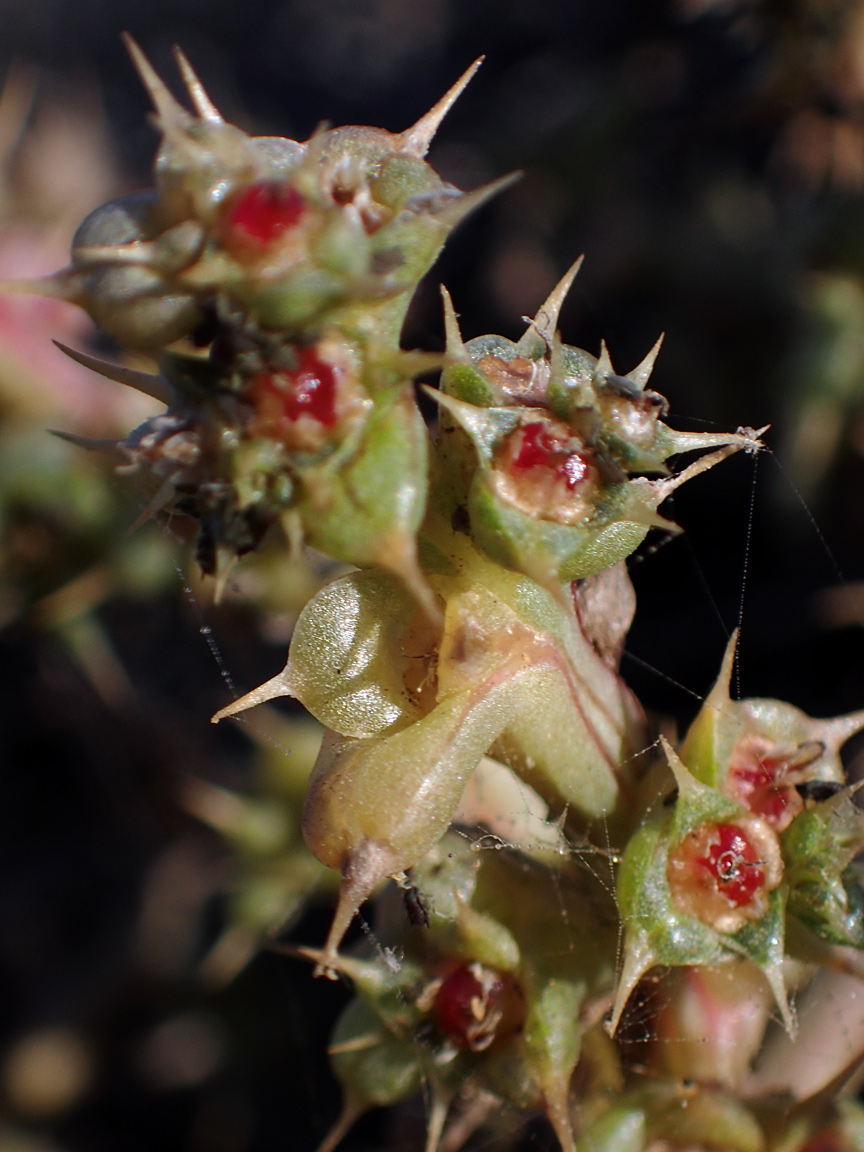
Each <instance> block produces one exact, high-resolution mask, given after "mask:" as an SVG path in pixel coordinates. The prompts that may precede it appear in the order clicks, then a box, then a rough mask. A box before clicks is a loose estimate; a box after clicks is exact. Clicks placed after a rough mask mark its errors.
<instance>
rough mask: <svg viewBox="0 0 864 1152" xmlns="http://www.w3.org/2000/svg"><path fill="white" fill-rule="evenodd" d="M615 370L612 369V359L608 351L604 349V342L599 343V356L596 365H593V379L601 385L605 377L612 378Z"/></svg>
mask: <svg viewBox="0 0 864 1152" xmlns="http://www.w3.org/2000/svg"><path fill="white" fill-rule="evenodd" d="M614 375H615V369H614V368H613V367H612V357H611V356H610V355H609V349H608V348H607V347H606V341H605V340H601V341H600V356H599V357H598V359H597V363H596V364H595V365H594V379H595V380H596V381H598V382H599V383H602V381H604V380H605V379H606V377H607V376H614Z"/></svg>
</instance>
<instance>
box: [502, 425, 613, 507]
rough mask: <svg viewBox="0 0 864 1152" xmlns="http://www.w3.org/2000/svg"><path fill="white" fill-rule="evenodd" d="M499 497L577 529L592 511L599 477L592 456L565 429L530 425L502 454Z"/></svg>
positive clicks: (511, 438) (518, 432) (515, 434)
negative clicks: (575, 526)
mask: <svg viewBox="0 0 864 1152" xmlns="http://www.w3.org/2000/svg"><path fill="white" fill-rule="evenodd" d="M494 480H495V487H496V490H497V492H498V495H499V496H501V497H502V498H503V499H504V500H506V501H507V502H508V503H509V504H511V505H512V506H514V507H516V508H519V509H521V510H522V511H524V512H528V513H529V514H531V515H533V516H536V517H539V518H540V519H544V520H555V521H557V522H558V523H560V524H577V523H579V522H580V521H582V520H584V518H585V517H586V516H587V515H589V514H590V512H591V511H592V510H593V504H594V497H595V494H596V492H597V489H598V487H599V482H600V476H599V472H598V469H597V466H596V464H595V463H594V459H593V454H592V453H591V451H590V450H589V449H588V448H587V446H586V445H585V444H584V443H583V442H582V440H581V439H580V438H579V437H578V436H577V435H575V434H574V432H573V431H572V429H570V428H569V427H568V426H567V425H566V424H562V423H561V422H560V421H557V420H548V419H547V420H532V421H530V422H529V423H527V424H523V425H522V426H521V427H520V428H517V429H516V431H515V432H513V433H512V434H511V435H510V436H508V437H507V439H506V440H505V441H504V443H503V444H502V445H501V448H500V449H499V452H498V455H497V459H496V461H495V467H494Z"/></svg>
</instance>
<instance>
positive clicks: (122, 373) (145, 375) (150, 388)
mask: <svg viewBox="0 0 864 1152" xmlns="http://www.w3.org/2000/svg"><path fill="white" fill-rule="evenodd" d="M53 343H54V344H55V345H56V346H57V347H58V348H59V349H60V351H61V352H63V353H64V355H66V356H68V357H69V359H70V360H74V361H75V363H76V364H80V365H82V367H84V368H89V369H90V370H91V371H92V372H98V373H99V375H100V376H105V377H106V378H107V379H108V380H114V381H115V382H116V383H117V384H125V385H126V386H127V387H128V388H135V389H136V390H137V391H138V392H143V393H144V395H145V396H152V397H153V399H154V400H159V401H160V402H161V403H162V404H170V403H171V401H172V399H173V396H172V394H171V387H170V385H169V384H168V382H167V381H166V380H164V379H163V378H162V377H161V376H153V375H151V374H150V373H149V372H139V371H137V370H136V369H135V368H124V367H123V366H122V365H121V364H109V363H108V362H107V361H106V360H98V359H97V358H96V357H95V356H88V355H87V353H86V352H78V351H77V350H76V349H75V348H70V347H68V345H66V344H61V343H60V341H59V340H55V341H53Z"/></svg>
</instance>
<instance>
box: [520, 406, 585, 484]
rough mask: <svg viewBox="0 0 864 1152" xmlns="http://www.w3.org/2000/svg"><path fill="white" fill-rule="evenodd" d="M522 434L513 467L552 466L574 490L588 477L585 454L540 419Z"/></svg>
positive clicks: (523, 429)
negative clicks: (581, 454) (551, 430)
mask: <svg viewBox="0 0 864 1152" xmlns="http://www.w3.org/2000/svg"><path fill="white" fill-rule="evenodd" d="M521 433H522V441H521V444H520V445H519V449H518V451H517V453H516V455H515V456H514V458H513V463H512V467H513V468H519V469H523V470H527V469H529V468H550V469H551V470H552V471H553V472H554V473H555V475H556V476H558V477H560V478H561V479H562V480H563V481H564V482H565V484H566V485H567V487H568V489H569V490H570V491H571V492H572V491H573V489H574V488H576V487H577V485H578V484H579V483H580V482H581V481H582V480H583V479H584V478H585V474H586V473H587V471H588V465H587V464H586V462H585V460H584V459H583V458H582V456H580V455H579V453H578V452H572V451H571V450H570V448H569V446H568V445H567V443H566V442H565V441H562V440H561V439H559V438H558V437H557V436H555V435H553V434H552V433H551V432H550V431H549V430H548V428H546V426H545V425H543V424H541V423H540V421H537V422H536V423H533V424H526V425H524V427H523V428H522V429H521Z"/></svg>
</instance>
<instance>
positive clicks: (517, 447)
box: [437, 262, 759, 587]
mask: <svg viewBox="0 0 864 1152" xmlns="http://www.w3.org/2000/svg"><path fill="white" fill-rule="evenodd" d="M579 263H580V262H577V264H576V265H574V267H573V268H572V269H571V270H570V272H569V273H568V274H567V275H566V276H565V277H564V279H563V280H562V281H561V283H560V284H559V285H558V286H557V287H556V289H555V290H554V291H553V293H552V295H551V296H550V298H549V300H547V302H546V303H545V304H544V306H543V307H542V308H541V309H540V311H539V312H538V313H537V317H536V318H535V320H534V321H533V322H532V324H531V327H529V329H528V331H527V332H526V333H525V335H524V336H523V337H522V339H521V340H520V341H519V343H518V344H513V343H511V342H510V341H508V340H504V339H503V338H501V337H493V336H484V337H481V338H479V339H478V340H472V341H470V342H469V343H468V344H467V345H463V344H462V339H461V335H460V334H459V330H458V325H457V324H456V318H455V315H454V314H453V311H452V305H451V304H450V302H449V297H448V298H445V309H446V310H447V317H446V319H447V333H448V348H447V351H448V359H449V360H450V361H451V363H450V365H449V366H448V367H447V369H446V370H445V372H444V374H443V377H442V381H441V388H442V391H441V393H439V394H438V396H437V398H438V400H439V403H440V404H441V406H442V408H443V410H444V414H445V420H444V424H443V428H444V431H443V435H444V436H447V435H449V434H450V433H451V432H452V428H453V426H454V425H455V426H456V428H458V429H460V430H461V432H462V433H464V435H465V436H467V439H468V441H469V442H470V445H471V446H472V447H473V452H474V454H475V458H476V466H472V465H473V462H471V461H468V462H466V459H465V457H466V453H470V452H471V447H469V446H468V445H467V444H465V442H464V438H463V439H462V440H460V439H459V438H457V439H456V440H452V437H451V443H449V444H447V445H445V447H444V450H443V456H444V459H445V464H446V469H447V473H448V475H447V480H446V482H445V484H444V485H443V486H442V491H444V490H445V489H446V488H447V487H448V486H449V498H450V500H451V502H452V503H453V504H454V505H455V506H456V507H458V506H460V504H461V505H463V506H465V507H467V512H468V516H469V518H470V523H471V531H472V535H473V536H474V539H475V541H476V543H477V544H478V545H479V546H480V547H481V548H482V549H483V550H484V551H485V552H486V553H487V554H488V555H489V556H491V557H492V559H494V560H496V561H497V562H498V563H499V564H503V565H504V566H505V567H508V568H512V569H515V570H516V571H520V572H524V573H526V574H527V575H529V576H531V577H533V578H534V579H535V580H537V581H538V582H539V583H541V584H544V585H545V586H547V587H555V586H557V585H559V584H560V583H562V582H564V581H572V580H576V579H581V578H582V577H585V576H588V575H591V574H593V573H596V572H600V571H602V570H604V569H606V568H610V567H612V566H613V565H614V564H617V563H618V562H620V561H621V560H623V559H624V558H625V557H626V556H628V555H630V554H631V553H632V552H633V551H634V550H635V549H636V548H637V547H638V546H639V544H640V543H641V542H642V540H643V539H644V538H645V536H646V535H647V533H648V531H649V530H650V529H651V528H655V527H657V528H665V529H667V530H674V528H675V526H674V525H672V524H671V523H670V522H669V521H667V520H664V519H663V518H662V517H661V516H660V515H659V514H658V511H657V508H658V506H659V505H660V504H661V503H662V501H663V500H665V499H666V497H667V496H668V495H670V494H671V492H672V491H673V490H674V489H675V488H676V487H678V486H679V485H680V484H682V483H684V482H686V480H688V479H690V478H691V477H692V476H695V475H697V474H698V473H699V472H701V471H704V470H705V469H706V468H710V467H712V466H713V465H714V464H715V463H717V462H718V461H719V460H720V459H723V458H724V457H725V456H727V455H729V454H730V452H734V451H737V450H738V449H739V448H745V449H747V450H755V449H758V447H759V441H758V437H757V436H756V434H755V433H754V434H751V433H749V432H744V433H741V432H738V433H731V434H728V435H726V434H720V435H715V434H708V435H704V434H702V435H699V434H691V433H681V432H674V431H672V430H671V429H670V428H668V427H667V426H666V425H665V424H663V423H662V422H661V421H660V417H661V416H662V415H663V414H665V411H666V402H665V400H664V399H663V398H662V397H661V396H659V395H658V394H657V393H655V392H650V391H646V390H645V384H646V381H647V379H648V377H649V375H650V373H651V369H652V367H653V362H654V358H655V356H656V354H657V350H658V348H659V345H658V348H655V349H653V350H652V352H651V353H650V354H649V356H648V357H647V358H646V360H645V361H644V362H643V364H641V365H639V366H638V367H637V368H635V369H634V370H633V372H631V373H630V375H629V376H627V377H621V376H618V375H616V374H615V371H614V369H613V367H612V363H611V361H610V359H609V356H608V353H607V352H606V349H605V346H604V348H603V350H602V353H601V356H600V358H599V359H598V360H595V359H594V357H592V356H590V355H589V354H588V353H587V352H583V351H582V350H581V349H578V348H567V347H565V346H563V345H562V344H561V343H560V340H559V338H558V334H557V332H556V324H557V318H558V313H559V310H560V307H561V303H562V302H563V299H564V295H565V293H566V291H567V289H568V288H569V286H570V283H571V282H572V279H573V276H574V275H575V273H576V271H577V269H578V266H579ZM712 446H720V451H719V452H717V453H714V454H713V455H712V456H709V457H703V458H702V459H701V460H700V461H698V462H697V463H696V464H694V465H691V466H690V468H688V469H685V471H684V472H682V473H680V474H679V475H678V476H676V477H673V478H671V479H664V480H657V481H650V480H647V479H645V478H644V477H643V476H637V477H635V478H630V474H631V473H638V472H646V471H647V472H667V469H666V466H665V463H664V461H665V460H666V459H667V457H669V456H671V455H673V454H674V453H678V452H687V451H691V450H693V449H697V448H705V447H712ZM445 499H446V498H445Z"/></svg>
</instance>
